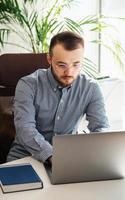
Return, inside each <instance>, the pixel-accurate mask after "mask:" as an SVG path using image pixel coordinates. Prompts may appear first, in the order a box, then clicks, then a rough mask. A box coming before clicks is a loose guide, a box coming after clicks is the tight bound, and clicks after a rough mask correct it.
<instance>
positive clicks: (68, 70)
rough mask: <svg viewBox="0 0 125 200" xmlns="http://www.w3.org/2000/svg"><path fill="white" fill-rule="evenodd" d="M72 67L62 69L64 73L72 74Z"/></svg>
mask: <svg viewBox="0 0 125 200" xmlns="http://www.w3.org/2000/svg"><path fill="white" fill-rule="evenodd" d="M73 71H74V70H73V67H67V68H66V69H65V71H64V73H65V74H66V75H72V74H73Z"/></svg>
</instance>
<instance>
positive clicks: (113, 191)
mask: <svg viewBox="0 0 125 200" xmlns="http://www.w3.org/2000/svg"><path fill="white" fill-rule="evenodd" d="M27 162H30V163H31V164H32V165H33V167H34V169H35V170H36V171H37V173H38V174H39V176H40V177H41V178H42V180H43V184H44V188H43V189H38V190H29V191H24V192H14V193H8V194H3V193H2V191H1V189H0V200H76V199H78V200H125V180H124V179H120V180H113V181H111V180H109V181H94V182H84V183H75V184H62V185H51V183H50V180H49V178H48V176H47V173H46V171H45V169H44V166H43V165H42V164H41V163H40V162H38V161H36V160H35V159H33V158H31V157H27V158H23V159H20V160H16V161H13V162H11V163H27Z"/></svg>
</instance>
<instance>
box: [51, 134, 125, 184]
mask: <svg viewBox="0 0 125 200" xmlns="http://www.w3.org/2000/svg"><path fill="white" fill-rule="evenodd" d="M53 149H54V152H53V157H52V169H51V170H50V169H48V175H49V176H50V180H51V183H52V184H63V183H76V182H85V181H95V180H108V179H119V178H123V177H124V175H125V132H121V131H120V132H108V133H104V132H103V133H92V134H78V135H60V136H54V138H53Z"/></svg>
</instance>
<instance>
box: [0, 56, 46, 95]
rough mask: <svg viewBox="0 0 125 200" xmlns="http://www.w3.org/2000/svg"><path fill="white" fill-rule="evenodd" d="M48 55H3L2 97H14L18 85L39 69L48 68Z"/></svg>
mask: <svg viewBox="0 0 125 200" xmlns="http://www.w3.org/2000/svg"><path fill="white" fill-rule="evenodd" d="M48 67H49V64H48V62H47V54H46V53H39V54H33V53H25V54H24V53H23V54H17V53H15V54H3V55H1V56H0V96H13V95H14V91H15V87H16V84H17V82H18V80H19V79H20V78H21V77H22V76H26V75H28V74H30V73H32V72H33V71H35V70H36V69H38V68H48Z"/></svg>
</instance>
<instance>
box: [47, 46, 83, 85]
mask: <svg viewBox="0 0 125 200" xmlns="http://www.w3.org/2000/svg"><path fill="white" fill-rule="evenodd" d="M82 58H83V47H82V45H79V47H78V48H77V49H75V50H66V49H65V48H64V47H63V45H61V44H57V45H55V46H54V48H53V50H52V55H48V62H49V64H50V65H51V67H52V72H53V75H54V77H55V79H56V80H57V81H58V82H59V84H60V85H62V86H63V87H66V86H70V85H71V84H72V83H73V81H74V80H75V79H76V78H77V76H78V75H79V74H80V71H81V62H82Z"/></svg>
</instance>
